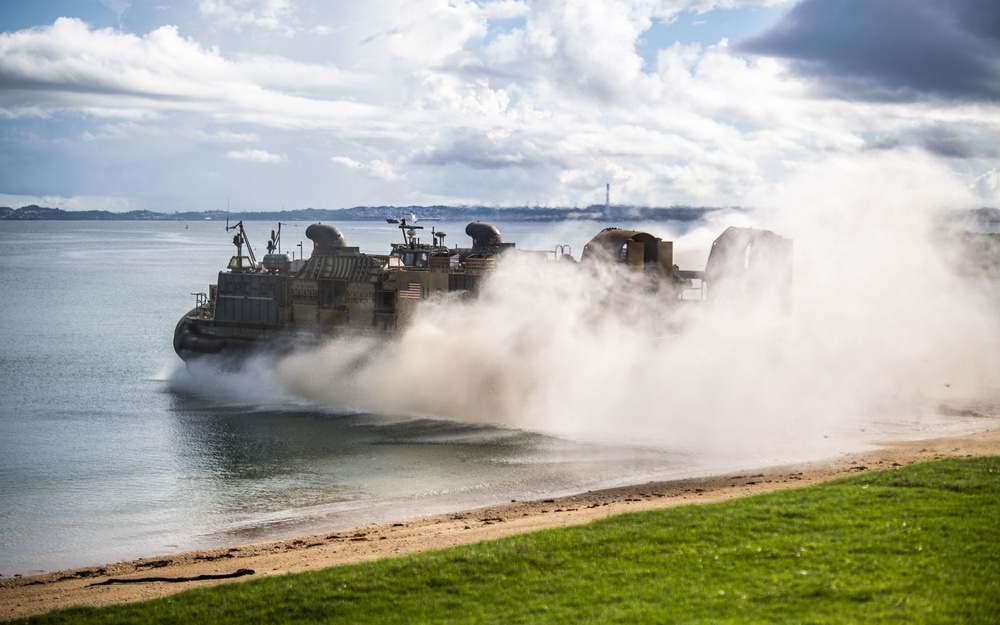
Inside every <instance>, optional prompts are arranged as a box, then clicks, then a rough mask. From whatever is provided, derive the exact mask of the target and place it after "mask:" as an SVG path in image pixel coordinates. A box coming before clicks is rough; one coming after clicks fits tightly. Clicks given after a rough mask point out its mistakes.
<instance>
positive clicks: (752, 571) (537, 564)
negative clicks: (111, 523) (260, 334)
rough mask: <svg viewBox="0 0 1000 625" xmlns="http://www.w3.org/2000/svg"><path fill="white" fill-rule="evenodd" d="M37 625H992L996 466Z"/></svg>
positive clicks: (999, 461)
mask: <svg viewBox="0 0 1000 625" xmlns="http://www.w3.org/2000/svg"><path fill="white" fill-rule="evenodd" d="M28 622H31V623H140V622H141V623H240V624H242V623H301V622H307V623H312V622H325V623H352V624H353V623H449V622H456V623H505V624H506V623H574V624H575V623H580V622H593V623H727V622H728V623H1000V458H978V459H963V460H943V461H937V462H931V463H926V464H921V465H915V466H912V467H907V468H900V469H893V470H888V471H883V472H878V473H868V474H864V475H858V476H854V477H852V478H848V479H844V480H839V481H835V482H830V483H826V484H821V485H818V486H813V487H809V488H802V489H795V490H788V491H782V492H777V493H772V494H768V495H761V496H757V497H752V498H747V499H741V500H732V501H727V502H723V503H718V504H711V505H700V506H685V507H680V508H673V509H669V510H660V511H652V512H643V513H636V514H628V515H622V516H618V517H613V518H609V519H604V520H601V521H596V522H593V523H589V524H587V525H582V526H577V527H571V528H564V529H555V530H546V531H542V532H537V533H533V534H529V535H524V536H516V537H511V538H507V539H503V540H498V541H492V542H485V543H480V544H477V545H471V546H467V547H459V548H453V549H447V550H443V551H436V552H430V553H423V554H417V555H413V556H408V557H403V558H396V559H390V560H382V561H379V562H374V563H369V564H362V565H354V566H343V567H338V568H332V569H326V570H323V571H316V572H311V573H302V574H296V575H287V576H281V577H272V578H262V579H260V580H255V581H251V582H246V583H236V584H228V585H224V586H218V587H214V588H206V589H197V590H193V591H189V592H185V593H182V594H178V595H173V596H170V597H165V598H162V599H157V600H154V601H149V602H144V603H139V604H132V605H122V606H113V607H109V608H100V609H89V608H88V609H81V608H74V609H70V610H64V611H60V612H53V613H50V614H47V615H42V616H39V617H35V618H32V619H28Z"/></svg>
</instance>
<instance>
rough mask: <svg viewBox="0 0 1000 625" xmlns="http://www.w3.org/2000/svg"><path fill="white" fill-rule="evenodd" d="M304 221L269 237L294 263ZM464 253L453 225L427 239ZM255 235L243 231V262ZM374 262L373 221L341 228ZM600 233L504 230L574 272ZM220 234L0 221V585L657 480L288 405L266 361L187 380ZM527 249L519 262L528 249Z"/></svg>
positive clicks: (468, 430)
mask: <svg viewBox="0 0 1000 625" xmlns="http://www.w3.org/2000/svg"><path fill="white" fill-rule="evenodd" d="M307 225H308V224H305V223H301V224H299V223H293V224H286V225H284V226H283V239H284V241H285V245H284V249H285V250H288V251H293V252H295V253H296V255H298V254H299V252H298V250H299V249H300V248H299V247H298V243H299V242H300V241H303V240H304V241H305V244H306V246H307V247H305V249H306V251H307V252H308V249H309V248H308V244H309V243H310V242H309V241H308V240H306V239H305V237H304V236H303V234H302V233H303V232H304V229H305V227H306V226H307ZM427 225H428V227H430V226H434V227H437V228H438V230H447V231H448V232H449V233H450V234H449V240H448V242H449V243H452V244H454V243H458V242H462V241H465V240H466V238H467V237H465V234H464V225H463V224H441V223H439V224H427ZM273 227H275V224H271V223H253V224H251V223H248V224H247V230H248V234H249V238H250V241H251V242H252V243H253V244H255V246H256V248H257V251H258V254H259V253H262V252H263V246H264V243H265V242H266V238H267V236H268V235H269V232H270V229H271V228H273ZM341 227H342V229H343V230H344V232H345V235H346V236H347V238H348V243H349V244H350V245H358V246H360V247H361V248H362V250H364V251H368V252H382V253H384V252H387V251H388V247H389V242H390V241H393V240H396V239H398V237H399V232H398V230H396V229H395V227H394V226H390V225H387V224H384V223H374V222H373V223H357V222H348V223H344V224H341ZM599 229H600V226H596V225H594V224H590V225H587V226H586V227H583V228H574V229H569V230H566V229H560V227H554V226H547V225H537V224H534V225H533V224H510V225H508V226H507V228H506V229H505V236H507V239H508V240H517V241H518V242H519V246H520V242H521V241H524V240H527V241H529V243H534V244H537V245H539V246H542V245H544V247H546V248H551V247H552V245H554V244H555V243H563V244H571V245H573V246H574V248H575V250H576V251H575V253H576V255H577V256H578V255H579V250H581V249H582V246H583V243H584V242H585V241H586V240H587V238H588V237H589V236H590V235H592V234H593V233H595V232H597V230H599ZM231 241H232V235H231V234H227V233H226V232H225V230H224V224H222V223H219V222H212V221H205V222H193V223H185V222H159V223H144V222H107V223H101V222H89V221H86V222H0V292H2V293H3V296H2V298H0V308H2V310H0V318H2V319H3V323H2V324H0V346H2V347H0V380H2V382H0V575H3V576H10V575H14V574H32V573H38V572H43V571H51V570H60V569H65V568H69V567H78V566H86V565H94V564H101V563H107V562H115V561H120V560H125V559H133V558H137V557H147V556H153V555H158V554H165V553H171V552H177V551H183V550H189V549H193V548H202V547H210V546H220V545H226V544H238V543H245V542H254V541H260V540H266V539H270V538H278V537H284V536H290V535H296V534H300V533H305V532H309V531H322V530H324V529H328V528H335V527H346V526H351V525H356V524H363V523H368V522H375V521H384V520H390V519H396V518H404V517H407V516H413V515H419V514H427V513H433V512H439V511H445V510H457V509H462V508H467V507H470V506H475V505H485V504H488V503H493V502H499V501H508V500H510V499H512V498H525V497H538V496H543V495H547V494H553V493H567V492H573V491H579V490H584V489H586V488H590V487H593V486H597V485H604V484H610V483H618V482H627V481H630V480H633V479H641V478H644V477H645V476H648V475H659V474H663V473H664V472H667V473H669V472H670V471H673V470H675V469H677V468H678V467H679V466H681V465H680V464H679V463H678V462H677V459H676V458H671V457H670V456H669V455H668V454H665V453H663V452H662V451H661V450H654V449H645V448H641V447H629V446H614V445H596V444H594V443H583V442H577V441H572V440H566V439H561V438H558V437H552V436H546V435H542V434H538V433H533V432H526V431H522V430H517V429H512V428H503V427H493V426H488V425H469V424H462V423H458V422H454V421H449V420H441V419H434V418H428V417H426V416H423V417H414V416H413V415H376V414H366V413H363V412H357V411H350V410H343V409H331V408H328V407H320V406H315V405H312V404H310V403H309V402H306V401H304V400H302V399H301V398H297V397H294V396H291V395H289V394H288V393H287V392H285V391H284V389H282V388H281V386H280V384H278V383H277V382H276V381H275V380H274V379H273V376H272V375H271V373H270V371H269V368H268V366H267V363H260V366H259V367H257V368H250V370H248V371H244V372H241V373H238V374H234V373H230V372H219V371H214V370H198V371H193V372H192V371H188V370H187V369H186V367H185V366H184V365H183V363H182V362H181V361H180V360H179V359H178V358H177V356H176V355H175V354H174V352H173V349H172V346H171V339H172V334H173V329H174V325H175V323H176V322H177V320H178V319H179V318H180V316H181V315H182V314H183V313H184V312H185V311H187V310H188V309H190V308H191V306H192V305H193V303H194V297H193V296H192V295H191V293H192V292H193V291H206V290H207V285H208V284H209V283H212V282H214V281H215V276H216V274H217V272H218V271H219V269H220V268H221V267H223V266H224V265H225V263H226V262H227V261H228V259H229V256H230V255H231V254H233V253H234V252H233V246H232V243H231ZM529 247H530V246H529Z"/></svg>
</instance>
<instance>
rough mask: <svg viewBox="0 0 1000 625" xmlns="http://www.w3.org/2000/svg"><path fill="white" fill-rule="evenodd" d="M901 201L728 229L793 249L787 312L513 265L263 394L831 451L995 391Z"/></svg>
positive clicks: (980, 307)
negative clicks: (282, 391)
mask: <svg viewBox="0 0 1000 625" xmlns="http://www.w3.org/2000/svg"><path fill="white" fill-rule="evenodd" d="M849 171H850V173H851V174H852V175H853V174H855V173H856V172H855V171H854V170H849ZM870 175H878V174H877V173H872V174H870ZM916 197H919V193H918V192H915V191H914V190H913V189H911V190H910V192H908V193H906V194H903V195H901V196H900V197H898V198H896V200H895V201H892V200H886V198H885V195H882V196H880V201H879V202H864V203H859V202H853V203H852V202H849V203H848V204H846V205H843V206H842V205H839V204H836V203H835V202H833V201H832V200H830V199H827V200H826V201H824V202H822V203H820V204H816V205H813V206H804V207H802V206H799V207H793V208H792V209H790V210H778V209H775V210H772V211H767V212H759V213H749V212H746V211H741V212H730V213H729V214H728V215H727V216H728V217H729V218H734V217H735V218H736V219H737V220H742V221H743V222H748V221H751V222H752V221H753V220H754V219H756V220H757V222H756V223H757V224H758V225H760V224H763V225H765V226H772V227H775V226H776V228H775V229H779V230H780V226H786V227H787V230H786V231H781V234H784V235H787V236H791V237H792V238H794V240H795V243H794V246H795V247H794V249H795V268H794V274H795V278H794V297H793V306H792V309H791V311H790V312H786V311H776V310H774V309H773V308H769V307H761V308H755V307H754V306H753V305H752V304H753V302H754V301H755V300H754V299H753V298H751V299H750V300H748V301H745V302H741V303H740V304H738V305H735V306H725V305H720V304H718V303H713V302H711V301H709V302H677V301H674V300H671V299H668V298H665V296H664V295H663V293H662V292H657V291H655V290H649V289H646V288H644V286H643V285H642V284H640V282H639V281H637V280H636V279H635V278H634V276H631V275H628V274H627V273H625V269H624V268H622V267H618V266H610V265H609V266H604V267H600V266H585V265H584V264H582V263H581V264H579V265H574V264H571V263H550V264H549V265H546V266H539V265H538V264H537V263H530V262H521V261H520V260H519V259H516V258H510V259H505V262H503V263H502V264H501V266H500V267H499V269H498V270H497V272H496V273H495V274H494V275H493V276H492V277H491V278H490V280H488V281H487V282H485V283H484V285H483V287H482V292H481V293H480V295H479V297H478V298H476V299H465V298H458V297H456V298H442V299H440V300H435V301H429V302H426V303H425V305H424V306H423V307H422V308H421V309H420V311H419V314H418V315H417V316H416V317H415V319H414V320H413V322H412V324H411V325H410V326H409V327H408V328H407V329H406V330H405V331H403V332H402V333H401V334H400V335H399V336H397V337H395V338H392V339H387V340H373V339H358V338H340V339H337V340H334V341H331V342H330V343H329V344H327V345H325V346H324V347H322V348H320V349H317V350H314V351H311V352H309V353H304V354H297V355H294V356H292V357H290V358H288V359H286V360H285V361H283V362H282V363H281V364H280V365H279V367H278V375H279V376H280V378H281V379H282V380H283V382H284V384H285V385H286V387H287V388H288V389H290V390H291V391H292V392H294V393H296V394H299V395H301V396H303V397H307V398H309V399H310V400H312V401H316V402H321V403H325V404H330V405H335V406H338V405H339V406H343V405H352V406H362V407H365V408H367V409H370V410H374V411H381V412H385V413H391V414H400V413H409V414H420V415H426V416H431V417H435V418H447V419H455V420H462V421H469V422H480V423H492V424H502V425H506V426H513V427H517V428H525V429H533V430H538V431H544V432H547V433H554V434H557V435H562V436H573V437H587V438H591V437H595V438H600V439H602V440H615V441H620V442H637V441H640V442H645V443H649V444H657V445H664V446H668V447H670V448H673V449H681V448H683V449H686V450H693V451H695V452H698V451H702V452H704V453H706V454H718V455H720V456H726V455H730V456H736V455H738V456H747V457H754V456H755V455H757V454H769V455H773V456H781V457H785V456H787V455H789V454H796V453H800V452H802V453H808V452H809V450H815V451H816V452H833V451H838V450H842V449H844V448H845V446H846V445H847V444H848V441H853V439H854V438H855V437H856V436H858V435H859V434H860V433H861V432H864V431H874V432H877V431H878V430H879V428H878V427H877V426H878V425H879V424H883V425H884V424H885V423H888V422H892V421H894V420H895V421H898V420H900V419H902V420H903V421H904V422H907V423H912V422H914V421H915V420H919V419H923V418H926V417H927V416H928V415H930V414H933V413H934V412H935V411H936V408H937V407H938V406H939V405H940V404H941V403H942V402H949V401H952V402H960V401H963V400H964V399H965V398H967V397H968V396H970V395H974V394H975V393H976V392H978V391H979V390H981V389H983V388H988V387H990V386H991V385H992V386H996V382H995V381H996V379H997V377H996V376H997V374H998V372H1000V362H998V359H1000V349H997V348H998V345H997V337H998V334H1000V333H998V332H997V330H998V328H997V321H996V317H997V315H995V314H993V309H992V308H991V306H992V303H991V302H990V300H988V299H985V298H984V297H982V296H981V294H979V293H978V292H977V291H975V289H974V285H972V284H971V283H969V282H968V281H964V280H961V279H959V278H958V277H957V276H956V273H955V271H954V267H952V266H949V265H948V264H947V263H946V262H943V259H944V258H946V257H947V255H946V254H945V253H944V252H945V250H944V246H946V245H947V242H946V240H945V239H944V238H943V237H942V236H940V234H939V233H935V232H934V231H933V230H932V229H931V228H930V225H931V224H932V220H931V214H932V211H931V210H930V209H931V208H935V207H931V206H929V205H928V204H927V202H915V201H914V199H915V198H916ZM720 217H722V216H720ZM722 229H723V224H722V223H717V222H716V221H715V219H714V218H713V220H712V221H710V222H706V223H704V224H702V225H701V226H700V227H694V228H690V229H689V230H688V232H687V233H686V234H685V235H684V236H681V237H679V238H677V239H676V240H675V246H674V247H675V249H676V250H678V251H679V254H690V252H687V251H682V250H687V248H693V247H698V248H699V249H704V250H705V251H704V252H703V254H705V255H707V249H706V248H707V247H710V245H709V244H710V240H709V237H708V236H707V233H708V232H709V231H710V230H711V231H713V232H715V233H716V236H717V234H718V233H719V232H721V230H722ZM654 233H655V234H658V235H660V236H663V237H664V238H667V237H668V236H670V233H664V232H654ZM695 244H697V245H695ZM685 268H692V267H689V266H687V267H685ZM693 268H701V267H700V266H699V267H693ZM757 295H761V296H763V295H766V294H762V293H758V294H757ZM709 296H711V285H709ZM767 299H768V298H767V297H761V298H760V301H767Z"/></svg>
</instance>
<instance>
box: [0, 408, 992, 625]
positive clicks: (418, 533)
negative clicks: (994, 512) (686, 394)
mask: <svg viewBox="0 0 1000 625" xmlns="http://www.w3.org/2000/svg"><path fill="white" fill-rule="evenodd" d="M993 455H1000V427H994V428H992V429H989V430H986V431H980V432H975V433H972V434H967V435H962V436H956V437H949V438H938V439H930V440H918V441H908V442H893V443H888V444H885V445H883V446H880V447H878V448H877V449H873V450H869V451H864V452H858V453H849V454H844V455H841V456H839V457H836V458H832V459H827V460H824V461H819V462H813V463H808V464H796V465H784V466H771V467H759V468H754V469H748V470H743V471H738V472H732V473H728V474H725V475H718V476H713V477H701V478H692V479H683V480H674V481H666V482H650V483H646V484H636V485H632V486H626V487H620V488H613V489H608V490H600V491H592V492H586V493H580V494H578V495H573V496H568V497H562V498H557V499H544V500H538V501H512V502H510V503H506V504H503V505H498V506H491V507H486V508H480V509H475V510H469V511H465V512H461V513H452V514H444V515H437V516H430V517H422V518H418V519H406V520H400V521H399V522H394V523H383V524H371V525H363V526H360V527H356V528H352V529H349V530H338V531H335V532H326V533H322V534H314V535H310V536H301V537H298V538H294V539H289V540H283V541H277V542H267V543H259V544H253V545H245V546H240V547H231V548H221V549H212V550H204V551H192V552H186V553H179V554H174V555H169V556H162V557H155V558H148V559H140V560H135V561H131V562H120V563H117V564H108V565H105V566H94V567H87V568H81V569H75V570H70V571H61V572H56V573H47V574H44V575H37V576H30V577H13V578H0V619H4V620H6V619H12V618H17V617H21V616H29V615H32V614H40V613H43V612H47V611H50V610H54V609H58V608H64V607H69V606H104V605H110V604H115V603H125V602H131V601H140V600H144V599H151V598H154V597H160V596H164V595H169V594H173V593H177V592H181V591H183V590H187V589H189V588H193V587H195V586H205V585H212V584H220V583H239V582H240V581H243V580H249V579H256V578H259V577H262V576H269V575H283V574H286V573H293V572H298V571H307V570H315V569H321V568H325V567H331V566H337V565H341V564H350V563H355V562H365V561H369V560H375V559H379V558H387V557H393V556H399V555H404V554H409V553H414V552H418V551H426V550H431V549H439V548H444V547H451V546H454V545H464V544H469V543H475V542H479V541H483V540H491V539H495V538H500V537H503V536H509V535H512V534H520V533H525V532H531V531H534V530H539V529H543V528H550V527H561V526H567V525H575V524H580V523H586V522H588V521H591V520H594V519H599V518H603V517H607V516H611V515H614V514H620V513H624V512H632V511H637V510H648V509H654V508H667V507H671V506H678V505H686V504H698V503H710V502H717V501H723V500H726V499H731V498H734V497H746V496H750V495H757V494H761V493H767V492H771V491H776V490H781V489H785V488H796V487H801V486H805V485H809V484H815V483H817V482H822V481H825V480H830V479H835V478H839V477H844V476H847V475H853V474H857V473H861V472H865V471H874V470H879V469H886V468H891V467H895V466H905V465H909V464H913V463H916V462H923V461H927V460H935V459H940V458H947V457H971V456H993ZM240 569H250V570H252V571H253V572H254V573H253V574H252V575H245V576H242V577H239V578H237V579H206V580H199V581H182V582H173V581H171V582H167V581H148V582H139V583H125V584H121V583H111V584H107V585H95V584H99V583H101V582H105V581H106V580H108V579H129V578H145V577H157V578H192V577H198V576H219V575H226V574H231V573H233V572H236V571H238V570H240Z"/></svg>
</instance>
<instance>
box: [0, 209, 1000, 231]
mask: <svg viewBox="0 0 1000 625" xmlns="http://www.w3.org/2000/svg"><path fill="white" fill-rule="evenodd" d="M723 210H729V211H747V210H748V209H745V208H739V207H725V208H722V207H706V206H665V207H655V206H630V205H619V204H610V205H605V204H595V205H591V206H587V207H585V208H568V207H566V208H540V207H531V206H510V207H504V208H498V207H495V206H494V207H490V206H475V205H468V206H442V205H436V206H354V207H351V208H336V209H330V208H301V209H296V210H280V211H262V212H249V211H230V212H228V213H227V212H226V211H219V210H214V211H184V212H175V213H156V212H153V211H147V210H138V211H128V212H125V213H112V212H109V211H96V210H87V211H67V210H63V209H61V208H48V207H44V206H37V205H34V204H32V205H30V206H22V207H21V208H10V207H6V206H2V207H0V221H205V220H213V221H225V220H227V219H228V220H229V221H230V222H236V221H240V220H246V221H309V222H316V221H334V222H336V221H382V220H384V219H387V218H398V217H399V216H400V215H409V214H410V213H413V214H414V215H416V216H417V218H418V219H419V220H424V221H462V220H465V219H479V220H498V221H535V222H558V221H583V220H588V221H601V222H622V221H697V220H699V219H702V218H704V217H705V216H706V215H708V214H710V213H714V212H719V211H723ZM941 217H942V222H943V223H942V225H950V226H952V227H955V226H958V227H962V228H964V229H968V230H973V231H977V230H990V231H994V230H996V229H997V226H1000V209H998V208H987V207H983V208H972V209H961V210H960V209H946V210H942V211H941Z"/></svg>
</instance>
